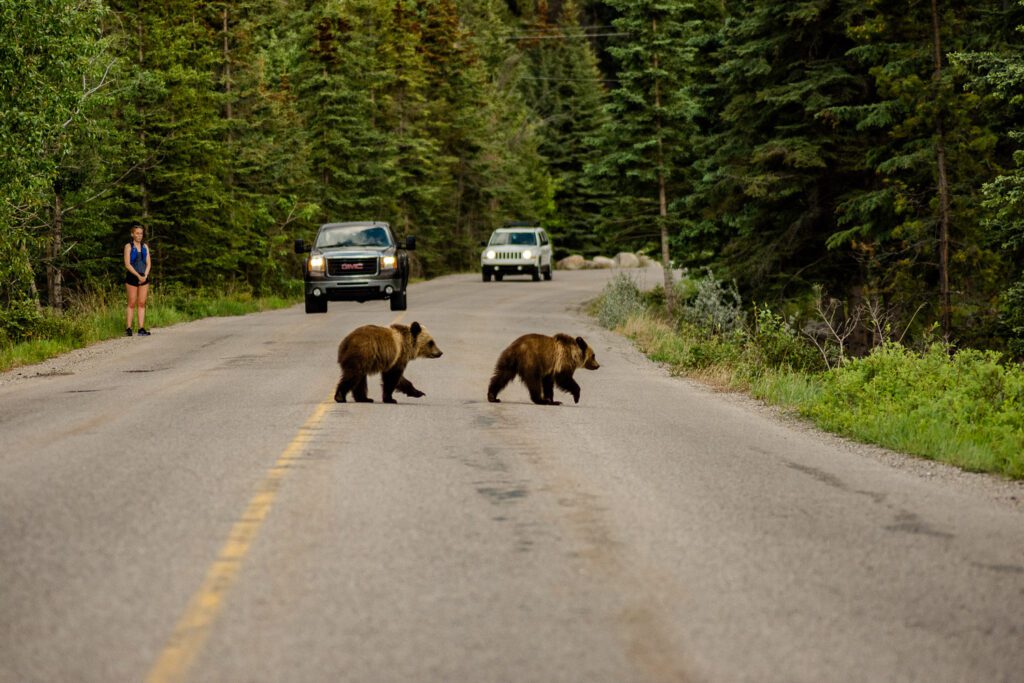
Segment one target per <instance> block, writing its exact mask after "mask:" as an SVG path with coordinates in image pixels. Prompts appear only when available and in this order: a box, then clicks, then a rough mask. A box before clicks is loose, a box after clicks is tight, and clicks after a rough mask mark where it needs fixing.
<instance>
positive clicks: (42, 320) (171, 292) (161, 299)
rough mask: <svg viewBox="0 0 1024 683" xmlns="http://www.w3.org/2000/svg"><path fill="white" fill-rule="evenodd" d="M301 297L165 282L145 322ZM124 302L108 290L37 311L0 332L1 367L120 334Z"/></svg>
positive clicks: (283, 303) (238, 310) (170, 321)
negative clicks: (15, 328)
mask: <svg viewBox="0 0 1024 683" xmlns="http://www.w3.org/2000/svg"><path fill="white" fill-rule="evenodd" d="M299 300H300V297H298V296H295V295H285V296H276V295H271V296H262V297H256V296H253V294H252V293H251V292H250V291H248V290H245V289H231V288H229V289H226V290H225V289H221V290H216V291H215V290H194V289H187V288H184V287H174V286H165V287H161V288H160V289H159V290H156V291H151V292H150V296H149V299H148V301H147V302H146V327H148V328H154V329H155V328H159V327H166V326H168V325H174V324H176V323H180V322H186V321H189V320H196V319H198V318H207V317H216V316H233V315H246V314H247V313H255V312H258V311H266V310H272V309H277V308H285V307H287V306H291V305H293V304H295V303H296V302H298V301H299ZM126 307H127V301H126V299H125V295H124V292H123V291H118V290H114V289H112V290H106V291H100V292H93V293H91V294H89V295H88V296H85V297H80V298H77V299H75V300H73V301H72V303H71V304H70V306H69V307H68V309H67V310H66V311H65V312H64V313H63V314H62V315H57V314H54V313H52V312H48V311H41V312H38V313H36V314H35V315H34V317H33V319H32V324H31V325H30V326H26V328H25V329H24V330H23V331H22V333H21V334H19V335H18V338H17V339H11V338H10V337H9V336H0V371H4V370H9V369H11V368H15V367H19V366H22V365H31V364H32V363H38V362H41V361H44V360H46V359H47V358H52V357H54V356H58V355H60V354H62V353H67V352H68V351H72V350H74V349H78V348H82V347H84V346H88V345H90V344H94V343H96V342H98V341H103V340H105V339H113V338H115V337H120V336H122V335H124V329H125V309H126Z"/></svg>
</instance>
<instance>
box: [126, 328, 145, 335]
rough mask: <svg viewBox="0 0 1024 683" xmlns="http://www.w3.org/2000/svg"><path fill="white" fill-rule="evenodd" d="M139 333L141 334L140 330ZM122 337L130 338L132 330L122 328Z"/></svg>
mask: <svg viewBox="0 0 1024 683" xmlns="http://www.w3.org/2000/svg"><path fill="white" fill-rule="evenodd" d="M139 331H140V332H141V330H139ZM124 336H126V337H130V336H132V328H130V327H126V328H124Z"/></svg>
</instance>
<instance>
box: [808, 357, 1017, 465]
mask: <svg viewBox="0 0 1024 683" xmlns="http://www.w3.org/2000/svg"><path fill="white" fill-rule="evenodd" d="M821 382H822V387H823V390H822V391H821V392H820V394H818V396H817V398H816V400H815V401H814V402H813V403H812V404H810V405H808V406H805V407H804V409H803V412H804V413H805V414H807V415H809V416H810V417H813V418H814V419H815V420H816V421H817V422H818V423H819V424H821V425H822V426H823V427H825V428H826V429H832V430H835V431H839V432H840V433H844V434H848V435H850V436H854V437H857V438H860V439H863V440H867V441H871V442H874V443H880V444H882V445H884V446H889V447H892V448H897V449H900V450H903V451H906V452H908V453H914V454H917V455H926V456H928V457H932V458H935V459H937V460H943V461H946V462H950V463H953V464H956V465H959V466H961V467H965V468H967V469H972V470H979V471H990V472H1000V473H1003V474H1007V475H1010V476H1014V477H1024V367H1021V366H1020V365H1017V364H1003V363H1001V362H1000V357H999V354H997V353H995V352H991V351H988V352H985V351H974V350H964V351H960V352H958V353H956V354H954V355H952V356H951V355H950V353H949V349H948V347H946V346H945V345H943V344H933V345H932V346H931V347H930V348H929V349H928V350H926V351H925V352H924V353H916V352H914V351H912V350H910V349H907V348H905V347H903V346H900V345H898V344H894V343H888V344H885V345H884V346H881V347H879V348H877V349H875V350H874V351H873V352H872V353H871V355H869V356H867V357H866V358H861V359H856V360H852V361H849V362H848V363H847V364H845V365H843V366H842V367H840V368H837V369H835V370H832V371H830V372H827V373H824V374H822V375H821Z"/></svg>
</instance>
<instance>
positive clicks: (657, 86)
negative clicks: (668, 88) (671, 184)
mask: <svg viewBox="0 0 1024 683" xmlns="http://www.w3.org/2000/svg"><path fill="white" fill-rule="evenodd" d="M651 25H652V29H653V32H654V33H655V34H656V33H657V32H658V20H657V19H654V20H652V22H651ZM654 70H655V71H657V70H658V54H657V53H655V54H654ZM654 108H655V111H656V117H655V119H656V122H657V124H656V125H657V138H658V159H657V166H658V226H659V230H660V234H661V267H662V270H663V272H664V274H665V308H666V309H668V312H669V314H670V315H671V314H674V313H675V310H676V292H675V287H674V286H673V283H672V258H671V255H670V254H669V248H668V220H667V218H668V194H667V191H666V188H665V146H664V140H663V139H662V134H661V79H659V78H658V77H657V76H655V80H654Z"/></svg>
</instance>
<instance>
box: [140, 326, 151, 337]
mask: <svg viewBox="0 0 1024 683" xmlns="http://www.w3.org/2000/svg"><path fill="white" fill-rule="evenodd" d="M139 336H140V337H148V336H149V330H147V329H146V328H145V327H140V328H139Z"/></svg>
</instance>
